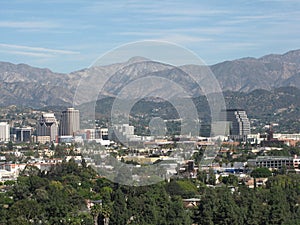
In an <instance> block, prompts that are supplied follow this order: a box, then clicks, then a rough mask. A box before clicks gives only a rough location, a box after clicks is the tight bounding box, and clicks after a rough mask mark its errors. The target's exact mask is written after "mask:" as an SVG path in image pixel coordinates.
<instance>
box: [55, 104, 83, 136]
mask: <svg viewBox="0 0 300 225" xmlns="http://www.w3.org/2000/svg"><path fill="white" fill-rule="evenodd" d="M79 130H80V121H79V110H76V109H74V108H68V109H67V110H65V111H63V112H62V114H61V119H60V124H59V135H60V136H74V135H75V133H76V132H78V131H79Z"/></svg>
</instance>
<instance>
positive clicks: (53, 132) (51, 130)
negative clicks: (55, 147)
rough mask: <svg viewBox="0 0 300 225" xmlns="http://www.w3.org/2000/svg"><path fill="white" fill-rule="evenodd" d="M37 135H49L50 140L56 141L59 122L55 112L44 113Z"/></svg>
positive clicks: (39, 122) (38, 125)
mask: <svg viewBox="0 0 300 225" xmlns="http://www.w3.org/2000/svg"><path fill="white" fill-rule="evenodd" d="M36 134H37V137H42V136H49V137H50V141H56V137H57V135H58V122H57V120H56V118H55V115H54V113H43V114H42V116H41V117H40V119H39V121H38V124H37V128H36Z"/></svg>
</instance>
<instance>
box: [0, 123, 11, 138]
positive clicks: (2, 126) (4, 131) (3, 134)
mask: <svg viewBox="0 0 300 225" xmlns="http://www.w3.org/2000/svg"><path fill="white" fill-rule="evenodd" d="M9 140H10V131H9V124H8V123H6V122H0V142H1V141H9Z"/></svg>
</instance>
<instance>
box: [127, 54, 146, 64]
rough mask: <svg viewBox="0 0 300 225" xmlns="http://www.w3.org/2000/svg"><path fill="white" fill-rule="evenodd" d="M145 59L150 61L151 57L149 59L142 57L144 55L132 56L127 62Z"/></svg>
mask: <svg viewBox="0 0 300 225" xmlns="http://www.w3.org/2000/svg"><path fill="white" fill-rule="evenodd" d="M145 61H150V59H147V58H145V57H142V56H134V57H132V58H130V59H129V60H128V61H127V63H129V64H132V63H138V62H145Z"/></svg>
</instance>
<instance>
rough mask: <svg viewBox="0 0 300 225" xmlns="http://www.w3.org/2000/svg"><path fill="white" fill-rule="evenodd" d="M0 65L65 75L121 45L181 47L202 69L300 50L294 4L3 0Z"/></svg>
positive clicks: (271, 0)
mask: <svg viewBox="0 0 300 225" xmlns="http://www.w3.org/2000/svg"><path fill="white" fill-rule="evenodd" d="M0 31H1V33H0V61H7V62H13V63H26V64H30V65H32V66H37V67H47V68H50V69H51V70H53V71H56V72H71V71H75V70H79V69H82V68H85V67H88V66H89V65H91V63H92V62H93V61H94V60H95V59H97V58H98V57H99V56H101V55H103V54H104V53H105V52H107V51H109V50H111V49H113V48H115V47H117V46H119V45H122V44H126V43H128V42H134V41H141V40H164V41H170V42H174V43H177V44H179V45H182V46H184V47H186V48H188V49H190V50H192V51H193V52H195V53H196V54H197V55H198V56H199V57H200V58H202V59H203V60H204V62H205V63H207V64H214V63H217V62H221V61H225V60H231V59H236V58H242V57H247V56H251V57H260V56H263V55H265V54H270V53H280V54H281V53H285V52H287V51H289V50H294V49H299V48H300V1H299V0H230V1H224V0H218V1H217V0H210V1H200V0H187V1H183V0H180V1H179V0H160V1H156V0H152V1H143V0H131V1H115V0H103V1H88V0H86V1H83V0H78V1H76V0H43V1H33V0H10V1H6V0H4V1H1V3H0Z"/></svg>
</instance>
